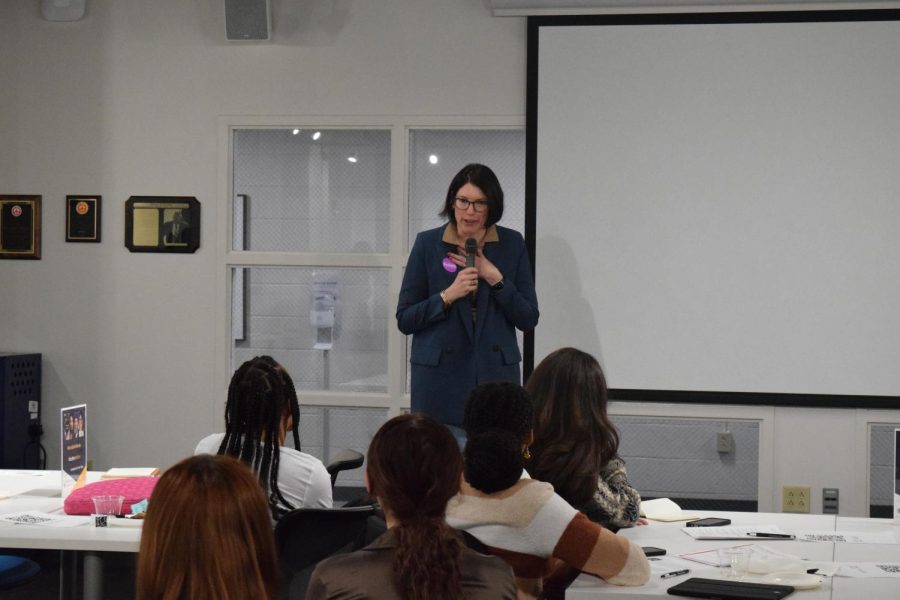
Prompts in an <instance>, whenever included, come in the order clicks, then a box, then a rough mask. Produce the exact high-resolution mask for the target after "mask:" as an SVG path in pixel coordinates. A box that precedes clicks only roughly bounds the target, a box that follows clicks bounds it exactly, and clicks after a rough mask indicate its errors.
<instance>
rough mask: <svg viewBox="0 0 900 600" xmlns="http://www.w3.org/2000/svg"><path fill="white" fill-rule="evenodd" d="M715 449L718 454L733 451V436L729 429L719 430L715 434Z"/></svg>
mask: <svg viewBox="0 0 900 600" xmlns="http://www.w3.org/2000/svg"><path fill="white" fill-rule="evenodd" d="M716 451H717V452H718V453H719V454H731V453H732V452H734V436H733V435H732V434H731V432H730V431H720V432H719V433H717V434H716Z"/></svg>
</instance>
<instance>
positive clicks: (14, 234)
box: [0, 196, 41, 259]
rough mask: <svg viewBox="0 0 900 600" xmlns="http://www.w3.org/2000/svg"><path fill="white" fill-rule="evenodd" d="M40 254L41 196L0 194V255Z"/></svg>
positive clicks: (37, 255) (32, 257) (26, 255)
mask: <svg viewBox="0 0 900 600" xmlns="http://www.w3.org/2000/svg"><path fill="white" fill-rule="evenodd" d="M40 257H41V197H40V196H0V258H31V259H39V258H40Z"/></svg>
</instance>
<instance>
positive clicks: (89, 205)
mask: <svg viewBox="0 0 900 600" xmlns="http://www.w3.org/2000/svg"><path fill="white" fill-rule="evenodd" d="M66 241H67V242H99V241H100V196H66Z"/></svg>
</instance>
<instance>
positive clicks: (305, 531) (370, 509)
mask: <svg viewBox="0 0 900 600" xmlns="http://www.w3.org/2000/svg"><path fill="white" fill-rule="evenodd" d="M375 510H376V507H375V506H355V507H353V508H296V509H294V510H292V511H290V512H289V513H287V514H286V515H284V516H283V517H281V519H279V521H278V523H277V524H276V525H275V546H276V548H277V550H278V561H279V564H280V566H281V592H282V595H281V597H282V598H285V599H287V600H303V599H304V598H305V597H306V588H307V587H308V586H309V578H310V576H311V575H312V572H313V569H315V568H316V565H317V564H318V563H319V561H321V560H324V559H326V558H328V557H329V556H333V555H335V554H345V553H347V552H353V551H355V550H359V549H360V548H362V547H363V546H365V545H366V539H367V535H366V533H367V521H368V519H369V517H372V516H373V515H375Z"/></svg>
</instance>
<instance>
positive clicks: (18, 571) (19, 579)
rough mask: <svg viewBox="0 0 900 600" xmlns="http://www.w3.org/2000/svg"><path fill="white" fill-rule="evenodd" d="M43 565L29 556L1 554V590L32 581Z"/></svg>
mask: <svg viewBox="0 0 900 600" xmlns="http://www.w3.org/2000/svg"><path fill="white" fill-rule="evenodd" d="M40 570H41V567H40V566H39V565H38V564H37V563H36V562H34V561H33V560H30V559H28V558H23V557H21V556H12V555H0V590H11V589H13V588H15V587H19V586H20V585H23V584H25V583H26V582H28V581H31V580H32V579H34V578H35V577H37V574H38V573H39V572H40Z"/></svg>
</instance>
